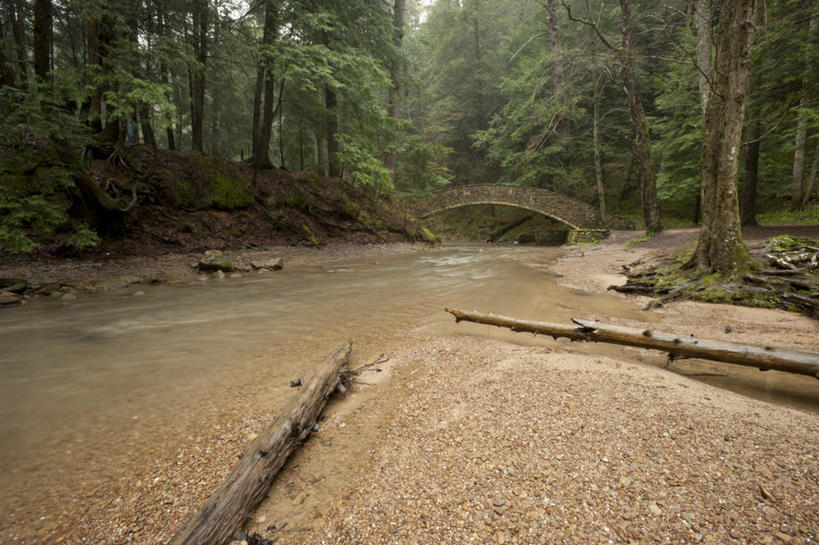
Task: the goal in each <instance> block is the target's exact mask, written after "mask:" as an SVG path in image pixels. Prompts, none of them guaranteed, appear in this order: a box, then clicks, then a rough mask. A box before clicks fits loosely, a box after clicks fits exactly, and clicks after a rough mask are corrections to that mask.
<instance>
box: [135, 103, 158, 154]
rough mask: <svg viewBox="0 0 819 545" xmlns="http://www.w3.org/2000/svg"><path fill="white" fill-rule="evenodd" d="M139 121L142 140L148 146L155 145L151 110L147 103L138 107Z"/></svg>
mask: <svg viewBox="0 0 819 545" xmlns="http://www.w3.org/2000/svg"><path fill="white" fill-rule="evenodd" d="M139 123H140V125H141V126H142V141H143V142H145V145H146V146H148V147H150V148H155V147H156V136H155V135H154V127H153V125H151V110H150V107H149V105H148V104H144V103H143V104H142V105H141V106H140V108H139Z"/></svg>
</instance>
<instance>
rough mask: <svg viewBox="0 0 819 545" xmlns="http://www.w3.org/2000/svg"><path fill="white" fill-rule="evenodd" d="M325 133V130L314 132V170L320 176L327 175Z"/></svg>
mask: <svg viewBox="0 0 819 545" xmlns="http://www.w3.org/2000/svg"><path fill="white" fill-rule="evenodd" d="M326 138H327V134H326V132H325V131H317V132H316V172H318V174H319V175H320V176H327V150H326V146H327V140H326Z"/></svg>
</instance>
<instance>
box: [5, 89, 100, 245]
mask: <svg viewBox="0 0 819 545" xmlns="http://www.w3.org/2000/svg"><path fill="white" fill-rule="evenodd" d="M0 111H4V112H7V114H6V115H5V116H3V117H2V118H0V180H2V183H0V247H2V248H4V249H7V250H11V251H15V252H29V251H31V250H33V249H34V248H36V247H37V246H38V245H40V244H42V243H45V242H48V241H49V240H50V239H51V238H52V237H53V236H54V235H55V234H56V233H57V232H58V231H61V232H65V233H66V234H67V235H68V243H69V244H74V243H75V242H77V243H78V244H76V245H77V246H87V245H88V243H90V242H91V241H93V240H94V238H93V237H90V236H89V233H90V231H89V230H88V228H87V227H81V228H79V229H78V230H77V228H75V227H74V226H73V224H72V222H71V221H70V219H69V216H68V208H69V206H70V204H71V193H72V192H73V191H74V190H75V186H74V176H75V175H76V170H75V169H76V168H77V167H76V165H72V164H66V163H65V162H64V161H63V157H64V156H65V155H66V154H69V155H71V154H74V153H78V151H77V148H80V149H81V146H82V144H83V142H84V135H85V134H86V133H85V131H84V130H83V128H82V126H81V125H80V123H79V121H78V120H77V119H76V118H75V117H74V116H73V115H72V114H71V113H70V112H68V111H66V109H65V108H64V107H63V103H62V93H61V89H60V88H58V87H56V86H54V87H46V86H37V85H34V84H32V86H31V88H30V89H28V90H21V89H15V88H11V87H0ZM59 148H61V149H59ZM94 236H96V235H94Z"/></svg>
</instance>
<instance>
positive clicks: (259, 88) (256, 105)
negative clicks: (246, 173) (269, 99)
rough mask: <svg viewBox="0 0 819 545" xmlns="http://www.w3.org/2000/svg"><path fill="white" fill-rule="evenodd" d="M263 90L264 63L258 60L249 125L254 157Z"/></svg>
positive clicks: (252, 155)
mask: <svg viewBox="0 0 819 545" xmlns="http://www.w3.org/2000/svg"><path fill="white" fill-rule="evenodd" d="M263 91H264V63H262V61H261V59H260V60H259V66H258V67H257V68H256V85H255V86H254V88H253V120H252V122H251V123H252V124H251V127H250V157H251V158H252V160H255V159H256V156H257V155H258V149H257V147H258V145H259V126H260V125H261V123H262V122H261V118H262V92H263Z"/></svg>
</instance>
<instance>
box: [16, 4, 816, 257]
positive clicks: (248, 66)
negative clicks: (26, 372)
mask: <svg viewBox="0 0 819 545" xmlns="http://www.w3.org/2000/svg"><path fill="white" fill-rule="evenodd" d="M725 5H729V4H728V3H726V2H712V1H711V0H673V1H671V2H665V3H662V4H657V3H656V2H648V1H646V0H621V1H620V2H619V4H614V3H603V2H599V1H591V2H589V1H586V0H583V1H582V2H581V1H579V0H561V1H559V2H558V1H556V0H542V1H533V0H516V1H514V2H509V1H507V0H435V1H432V2H420V1H419V0H390V1H388V0H347V1H343V2H342V1H337V0H332V1H322V2H319V1H317V0H292V1H291V0H252V1H248V0H170V1H162V2H159V1H155V0H122V1H118V2H109V1H105V0H35V1H33V2H26V1H24V0H8V1H6V2H4V3H3V6H2V11H0V103H2V107H3V111H7V112H10V113H9V115H6V116H4V118H3V119H2V120H0V132H2V137H3V138H2V141H3V143H2V157H0V159H2V163H1V164H0V168H2V173H3V184H2V193H0V209H2V212H3V214H2V217H3V219H2V220H0V240H2V241H3V244H4V245H6V246H9V247H16V248H26V247H28V246H30V244H33V242H32V240H31V239H28V242H27V235H26V234H25V232H27V230H29V231H30V230H31V229H33V226H35V225H36V226H39V227H38V228H37V229H40V230H43V229H44V230H46V231H48V230H49V229H53V228H56V227H57V226H58V225H59V224H61V223H64V222H65V221H66V217H67V216H66V214H68V209H69V201H71V200H72V199H73V198H74V197H71V194H72V192H74V193H81V194H82V195H83V196H84V198H85V199H86V200H89V199H90V200H97V201H100V202H103V201H105V202H104V203H103V204H105V203H107V209H111V208H119V209H125V208H127V206H128V205H129V203H130V201H129V200H128V199H127V198H124V197H123V198H122V199H120V201H121V202H119V203H111V202H107V201H106V200H105V195H104V194H103V193H101V192H100V191H97V189H96V188H94V187H92V185H93V183H92V182H94V180H90V181H89V180H88V179H80V180H79V181H78V180H77V179H76V175H75V174H71V173H69V172H68V171H70V170H71V169H72V168H74V167H77V166H78V165H79V166H81V165H82V162H83V158H84V157H88V155H89V154H92V155H93V156H95V157H106V158H110V160H115V161H127V153H126V152H125V150H127V148H128V147H129V146H131V145H134V144H142V145H144V146H146V147H148V148H153V147H158V148H161V149H168V150H191V151H194V152H199V153H205V154H212V155H216V156H219V157H222V158H225V159H230V160H236V161H242V160H245V161H249V162H251V163H252V164H253V165H255V166H256V167H257V168H281V169H286V170H290V171H312V172H315V173H317V174H319V175H329V176H335V177H342V178H344V179H345V180H347V181H349V182H350V183H354V184H357V185H360V186H363V187H367V188H370V190H372V191H373V192H374V193H382V192H391V191H397V192H398V193H399V194H407V193H417V192H424V191H429V190H432V189H435V188H439V187H444V186H447V185H449V184H473V183H487V182H490V183H505V184H516V185H524V186H533V187H542V188H547V189H551V190H554V191H558V192H561V193H564V194H567V195H570V196H573V197H575V198H578V199H580V200H583V201H586V202H589V203H591V204H596V205H597V206H598V207H599V208H600V209H601V212H602V213H603V214H606V213H607V209H610V210H608V212H610V213H619V214H626V215H629V216H632V217H635V218H636V219H638V220H639V221H644V222H645V225H646V228H647V229H648V230H649V231H657V230H659V229H661V228H662V222H663V221H664V220H661V216H660V210H662V215H663V217H664V218H667V220H665V221H667V222H671V223H672V224H674V223H676V222H682V221H693V220H696V219H697V218H698V217H699V210H700V195H701V190H700V184H701V178H702V172H701V168H700V167H701V163H700V156H701V151H702V146H703V126H704V119H705V113H706V109H705V105H706V99H707V97H708V93H709V92H714V81H713V77H712V76H713V74H712V71H713V70H712V66H711V65H712V60H713V58H714V57H715V55H718V51H717V46H718V44H717V42H716V40H715V37H716V36H717V35H718V33H719V32H720V29H721V28H722V27H724V26H725V25H726V24H727V23H726V20H725V19H724V13H726V11H725V9H724V8H725ZM756 8H757V9H756V11H755V13H754V15H753V23H752V24H753V26H754V31H755V32H754V37H753V42H752V49H751V53H750V55H751V56H750V61H749V62H750V64H749V70H748V72H749V83H748V86H747V90H746V91H745V95H746V97H747V106H746V108H745V110H746V115H745V116H744V118H743V119H742V121H741V122H742V128H741V132H742V135H743V136H742V138H741V140H740V149H739V155H740V158H739V161H740V163H739V164H741V165H742V167H741V168H739V181H740V188H741V190H740V195H739V200H740V201H741V203H742V210H743V214H742V220H743V222H745V223H750V222H753V221H754V216H755V211H756V208H764V207H768V206H771V205H774V204H781V203H782V202H783V201H786V202H787V203H788V205H789V206H791V207H793V208H800V207H803V206H805V205H806V204H808V202H809V201H810V199H811V197H812V195H813V194H814V193H815V191H816V186H817V184H816V183H815V179H816V171H817V161H819V131H817V129H819V99H818V97H819V89H817V87H818V86H819V83H818V82H819V77H817V76H819V68H817V67H819V62H817V61H818V60H819V59H817V55H819V53H817V52H819V47H817V41H819V36H818V35H817V34H818V33H817V26H819V8H817V6H816V4H815V2H810V1H808V0H770V1H767V2H759V3H758V5H757V6H756ZM44 157H45V158H44ZM38 167H40V168H48V169H49V175H48V176H45V175H44V176H41V179H43V180H46V181H45V182H43V184H41V187H40V188H39V189H36V190H33V189H32V188H31V187H30V184H29V185H28V186H27V184H24V183H22V182H20V183H16V182H15V180H18V179H19V177H20V176H24V175H26V174H27V173H29V172H31V171H32V170H36V169H37V168H38ZM61 169H62V170H61ZM96 184H97V185H99V180H97V181H96ZM103 189H104V188H103ZM123 189H125V191H124V193H125V194H128V193H129V188H123ZM641 210H642V212H643V213H642V214H641V213H639V211H641ZM87 227H88V226H83V225H75V229H74V230H75V231H76V233H77V234H78V236H80V238H81V239H82V238H83V237H85V239H87V240H89V241H90V242H93V236H91V235H92V234H93V232H92V231H91V230H89V229H88V228H87ZM37 229H34V230H35V231H36V230H37Z"/></svg>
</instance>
